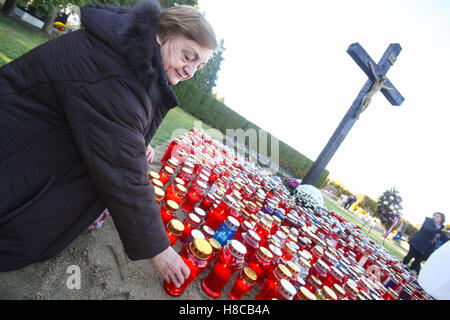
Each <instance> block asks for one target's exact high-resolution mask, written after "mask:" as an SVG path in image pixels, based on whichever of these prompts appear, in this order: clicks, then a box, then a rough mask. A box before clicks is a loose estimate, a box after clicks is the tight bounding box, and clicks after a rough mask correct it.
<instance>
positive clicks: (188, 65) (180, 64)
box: [161, 36, 212, 85]
mask: <svg viewBox="0 0 450 320" xmlns="http://www.w3.org/2000/svg"><path fill="white" fill-rule="evenodd" d="M211 53H212V50H211V49H207V48H204V47H202V46H200V45H199V44H198V43H197V42H195V41H194V40H190V39H188V38H186V37H184V36H176V37H172V38H168V39H167V40H166V41H165V42H164V43H162V44H161V58H162V62H163V65H164V70H165V71H166V75H167V79H168V80H169V83H170V84H171V85H176V84H177V83H178V82H180V81H184V80H187V79H190V78H192V77H193V76H194V74H195V72H196V71H197V70H199V69H201V68H202V67H203V66H204V65H205V64H206V63H207V62H208V60H209V58H210V56H211Z"/></svg>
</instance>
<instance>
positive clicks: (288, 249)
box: [281, 242, 297, 263]
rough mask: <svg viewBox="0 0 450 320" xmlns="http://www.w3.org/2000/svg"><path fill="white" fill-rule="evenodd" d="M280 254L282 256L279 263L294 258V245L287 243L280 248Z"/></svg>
mask: <svg viewBox="0 0 450 320" xmlns="http://www.w3.org/2000/svg"><path fill="white" fill-rule="evenodd" d="M281 252H282V253H283V255H282V256H281V261H282V262H283V263H286V262H287V261H291V260H292V258H294V255H295V254H296V252H297V250H296V249H295V247H294V243H291V242H288V243H286V244H285V245H284V246H283V247H281Z"/></svg>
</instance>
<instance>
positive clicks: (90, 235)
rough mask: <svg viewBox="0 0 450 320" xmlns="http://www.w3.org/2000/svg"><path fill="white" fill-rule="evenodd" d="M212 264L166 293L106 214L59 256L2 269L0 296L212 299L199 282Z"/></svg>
mask: <svg viewBox="0 0 450 320" xmlns="http://www.w3.org/2000/svg"><path fill="white" fill-rule="evenodd" d="M168 145H169V142H166V143H165V144H163V145H160V146H158V147H156V148H155V160H154V162H153V164H151V165H150V170H154V171H159V169H160V166H161V164H160V162H159V160H160V159H161V157H162V155H163V154H164V152H165V150H166V148H167V146H168ZM177 216H178V217H179V218H181V219H183V218H184V217H185V216H186V214H185V213H184V212H183V211H181V210H180V211H179V212H178V213H177ZM180 247H181V244H180V243H179V242H178V243H176V244H175V245H174V248H175V250H176V251H179V248H180ZM71 266H78V267H79V270H80V275H81V283H80V288H79V289H77V288H72V289H70V288H69V287H71V286H70V285H69V286H68V285H67V282H68V280H69V278H71V276H72V272H73V271H71V269H70V267H71ZM210 269H211V266H210V267H208V269H206V270H205V271H204V272H203V273H202V274H201V275H200V276H199V278H197V279H196V280H195V281H194V282H193V283H191V285H190V286H189V287H188V288H186V290H185V292H184V294H183V295H181V296H180V297H177V298H174V297H171V296H169V295H168V294H167V293H166V292H165V290H164V287H163V279H162V277H161V276H160V275H159V273H158V271H157V270H156V268H155V267H154V266H153V264H152V262H151V261H150V260H141V261H131V260H129V259H128V257H127V256H126V254H125V251H124V250H123V246H122V243H121V241H120V238H119V235H118V233H117V231H116V229H115V227H114V223H113V221H112V219H111V217H108V218H107V219H106V220H105V222H104V224H103V226H102V227H101V228H100V229H97V230H94V231H91V232H89V231H85V232H84V233H82V234H81V235H79V236H78V237H77V238H76V239H75V241H74V242H73V243H72V244H71V245H70V246H69V247H67V248H66V249H65V250H64V251H63V252H62V253H61V254H59V255H58V256H57V257H55V258H52V259H50V260H48V261H45V262H42V263H35V264H33V265H29V266H27V267H25V268H22V269H19V270H15V271H10V272H3V273H0V299H1V300H9V299H15V300H24V299H36V300H55V299H67V300H103V299H106V300H108V299H113V300H123V299H133V300H144V299H150V300H161V299H164V300H170V299H188V300H212V299H211V298H210V297H209V296H207V295H206V294H205V293H204V292H203V290H202V289H201V286H200V282H201V280H202V279H203V278H205V277H206V275H207V274H208V272H209V270H210ZM236 276H237V274H234V275H233V276H232V278H231V279H230V281H229V283H228V284H227V286H226V287H225V289H224V291H223V293H222V296H221V297H220V298H219V299H221V300H226V299H228V293H229V291H230V290H231V287H232V285H233V283H234V280H235V278H236ZM69 284H70V282H69ZM259 290H260V288H259V287H257V286H256V287H254V288H253V289H252V291H250V293H249V294H248V295H247V296H244V297H243V300H247V299H254V297H255V296H256V294H257V293H258V292H259Z"/></svg>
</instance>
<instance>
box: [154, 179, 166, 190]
mask: <svg viewBox="0 0 450 320" xmlns="http://www.w3.org/2000/svg"><path fill="white" fill-rule="evenodd" d="M151 183H152V184H153V185H154V186H155V187H158V188H161V189H162V188H163V187H164V184H163V183H162V182H161V181H159V180H158V179H152V181H151Z"/></svg>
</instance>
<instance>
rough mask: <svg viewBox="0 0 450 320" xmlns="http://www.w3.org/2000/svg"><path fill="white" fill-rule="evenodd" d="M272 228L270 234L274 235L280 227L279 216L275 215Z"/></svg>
mask: <svg viewBox="0 0 450 320" xmlns="http://www.w3.org/2000/svg"><path fill="white" fill-rule="evenodd" d="M272 218H273V223H272V228H271V229H270V234H271V235H274V234H276V232H277V231H278V230H279V229H280V226H281V220H280V218H278V217H277V216H273V217H272Z"/></svg>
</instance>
